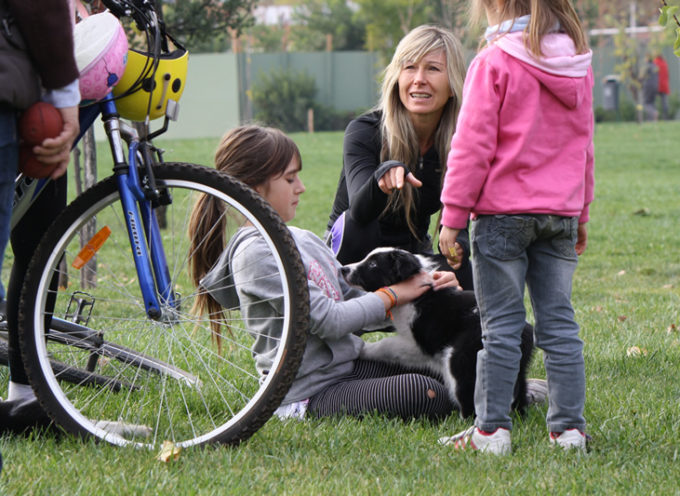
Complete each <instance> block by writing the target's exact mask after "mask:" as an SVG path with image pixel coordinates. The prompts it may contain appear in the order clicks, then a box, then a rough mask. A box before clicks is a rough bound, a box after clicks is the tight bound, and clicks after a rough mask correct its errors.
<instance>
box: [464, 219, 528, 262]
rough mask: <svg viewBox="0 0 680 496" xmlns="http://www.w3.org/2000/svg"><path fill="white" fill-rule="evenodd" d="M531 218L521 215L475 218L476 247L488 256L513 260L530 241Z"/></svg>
mask: <svg viewBox="0 0 680 496" xmlns="http://www.w3.org/2000/svg"><path fill="white" fill-rule="evenodd" d="M532 223H533V220H532V218H531V217H529V216H523V215H490V216H485V217H480V218H478V219H477V226H476V229H475V234H476V236H475V239H476V242H477V247H478V248H479V249H480V250H482V252H483V253H484V254H485V255H487V256H490V257H493V258H496V259H499V260H513V259H515V258H517V257H519V256H520V255H521V254H522V253H523V252H524V251H525V250H526V248H527V246H528V245H529V243H530V242H531V237H532V231H533V229H532Z"/></svg>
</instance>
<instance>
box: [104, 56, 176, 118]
mask: <svg viewBox="0 0 680 496" xmlns="http://www.w3.org/2000/svg"><path fill="white" fill-rule="evenodd" d="M157 61H158V67H157V68H156V71H155V72H154V70H153V63H154V58H153V56H152V55H151V54H150V53H148V52H140V51H138V50H134V49H130V50H128V57H127V64H126V66H125V72H124V73H123V77H122V78H121V79H120V82H119V83H118V84H117V85H116V86H115V87H114V88H113V96H114V97H116V108H117V109H118V113H119V114H120V116H121V117H123V118H125V119H129V120H131V121H143V120H145V119H146V115H147V111H148V114H149V119H157V118H158V117H162V116H163V115H165V108H166V106H167V104H168V100H175V101H176V102H178V101H179V99H180V97H181V96H182V92H184V86H185V84H186V76H187V65H188V61H189V52H187V51H186V50H185V49H184V48H177V49H175V50H174V51H172V52H169V53H162V54H161V55H159V56H158V59H157ZM119 97H120V98H119ZM149 101H150V102H151V103H150V104H149Z"/></svg>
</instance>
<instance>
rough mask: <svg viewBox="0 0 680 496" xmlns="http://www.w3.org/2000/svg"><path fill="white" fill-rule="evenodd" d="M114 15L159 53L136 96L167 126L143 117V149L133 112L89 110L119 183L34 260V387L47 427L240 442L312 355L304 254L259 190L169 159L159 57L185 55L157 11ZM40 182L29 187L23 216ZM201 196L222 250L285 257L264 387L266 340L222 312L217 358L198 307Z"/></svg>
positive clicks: (147, 4) (30, 291)
mask: <svg viewBox="0 0 680 496" xmlns="http://www.w3.org/2000/svg"><path fill="white" fill-rule="evenodd" d="M104 3H105V4H106V6H107V7H108V8H109V9H110V10H111V12H113V13H114V14H116V16H117V17H123V16H129V17H131V18H132V19H133V20H134V21H135V22H136V23H137V26H138V27H141V28H143V29H144V31H145V32H146V34H147V37H148V39H150V40H151V43H150V45H149V52H148V53H147V54H145V57H146V58H148V59H149V63H148V64H146V66H145V69H144V73H143V74H142V75H141V77H139V78H138V80H139V84H138V85H137V86H138V88H137V89H136V90H135V91H138V92H139V93H138V94H137V98H139V95H140V94H141V95H148V96H144V102H145V106H144V108H143V113H144V114H146V116H149V115H150V113H151V112H153V111H154V108H156V107H158V106H157V105H156V102H155V100H153V98H158V94H159V93H161V97H160V99H161V103H162V104H163V105H162V106H163V107H165V105H166V103H167V108H165V109H164V110H165V121H164V125H163V127H162V128H161V129H160V130H158V131H156V132H154V133H149V132H148V119H147V126H146V128H145V131H144V132H143V133H141V134H142V135H141V136H140V133H139V132H138V130H137V128H136V127H135V126H133V125H131V124H129V123H127V122H126V121H125V120H121V118H120V117H119V114H120V108H119V107H121V106H122V102H123V101H124V100H123V99H122V98H120V97H116V96H114V95H112V94H110V95H108V96H107V97H106V98H104V99H103V100H101V101H99V102H97V103H96V104H95V105H92V106H90V107H87V108H86V109H84V112H83V115H82V116H81V123H82V129H83V130H85V129H87V128H88V127H89V126H90V125H91V124H92V123H93V122H94V120H95V119H96V117H97V116H98V115H101V118H102V121H103V124H104V129H105V130H106V135H107V138H108V142H109V144H110V149H111V154H112V159H113V175H112V176H110V177H108V178H106V179H104V180H102V181H100V182H98V183H97V184H96V185H94V186H93V187H91V188H90V189H88V190H87V191H85V192H84V193H82V194H81V195H79V196H78V197H77V198H76V199H75V200H74V201H73V202H72V203H70V204H69V205H68V207H66V209H65V210H64V211H63V212H61V214H60V215H59V217H58V218H57V219H56V221H55V222H54V223H53V225H52V226H51V228H50V229H49V230H48V231H47V232H46V233H45V235H44V236H43V238H42V241H41V242H40V245H39V247H38V249H37V250H36V252H35V254H34V256H33V258H32V261H31V265H30V268H29V271H28V275H27V278H26V280H25V283H24V286H23V290H22V297H21V303H20V312H19V329H20V340H21V349H22V354H23V358H24V363H25V366H26V369H27V373H28V376H29V380H30V382H31V385H32V386H33V388H34V390H35V392H36V394H37V396H38V399H39V400H40V402H41V404H42V405H43V407H44V408H45V410H46V411H47V412H48V413H49V415H50V416H51V417H52V418H53V419H54V420H55V422H56V423H58V424H59V425H60V426H61V427H63V428H64V429H65V430H66V431H68V432H71V433H74V434H78V435H82V436H94V437H95V438H98V439H102V440H104V441H107V442H110V443H113V444H117V445H134V446H140V447H149V448H151V447H157V446H159V445H160V444H161V443H163V442H164V441H172V442H173V443H174V444H175V445H178V446H192V445H201V444H205V443H211V442H220V443H229V444H236V443H240V442H241V441H244V440H245V439H248V438H249V437H250V436H251V435H252V434H253V433H254V432H256V431H257V430H258V429H259V428H260V427H261V426H262V425H263V424H264V423H265V422H266V421H267V420H268V419H269V418H270V417H271V415H272V413H273V411H274V410H275V409H276V408H277V407H278V406H279V404H280V402H281V400H282V399H283V397H284V396H285V394H286V392H287V391H288V388H289V386H290V384H291V382H292V380H293V378H294V376H295V374H296V372H297V368H298V366H299V363H300V360H301V357H302V353H303V351H304V345H305V336H306V331H307V328H308V318H309V296H308V293H307V285H306V277H305V274H304V269H303V266H302V262H301V260H300V255H299V253H298V251H297V249H296V246H295V243H294V241H293V240H292V238H291V236H290V234H289V232H288V229H287V228H286V226H285V224H283V222H282V221H281V219H280V218H279V217H278V215H277V214H276V213H275V212H274V211H273V210H272V209H271V208H270V207H269V206H268V204H267V203H266V202H264V201H263V200H262V199H261V198H260V197H259V196H258V195H257V194H256V193H254V192H253V191H252V190H251V189H250V188H248V187H246V186H245V185H243V184H241V183H239V182H238V181H235V180H234V179H232V178H230V177H229V176H227V175H225V174H223V173H220V172H218V171H216V170H215V169H212V168H208V167H204V166H199V165H193V164H187V163H170V162H164V161H163V159H162V150H160V149H158V148H156V147H155V146H154V145H153V143H152V141H151V140H152V138H155V137H156V136H158V135H159V134H161V133H162V132H164V131H165V130H166V129H167V125H168V121H169V120H171V118H172V116H173V114H174V113H175V112H174V110H175V102H174V101H172V100H169V99H165V100H163V98H164V97H163V95H165V94H166V93H167V86H166V87H165V88H163V87H159V86H162V85H164V84H165V81H168V80H169V79H171V75H170V74H169V73H168V74H163V73H162V72H163V63H162V60H163V58H164V57H165V58H169V59H173V57H174V55H172V54H166V53H164V50H163V48H162V47H163V45H164V43H162V42H163V41H164V40H165V37H166V36H167V35H166V33H164V29H163V26H162V23H161V22H160V21H158V18H157V16H156V13H155V11H154V6H153V2H151V1H149V0H105V2H104ZM139 53H140V52H137V54H139ZM159 61H161V63H159ZM150 82H151V84H149V83H150ZM153 82H157V83H158V84H156V85H155V87H154V84H153ZM171 83H172V82H171V81H170V84H171ZM145 91H146V92H147V93H146V94H145V93H143V92H145ZM130 93H131V92H128V93H127V95H123V96H129V94H130ZM147 100H148V102H149V103H148V104H146V102H147ZM127 102H128V103H127V104H129V101H127ZM138 107H139V105H138V104H135V108H138ZM44 184H45V181H44V180H30V179H27V178H20V179H19V181H18V183H17V195H16V196H17V204H16V207H15V214H16V217H17V218H19V217H21V216H22V215H23V214H24V212H25V210H26V208H25V206H26V205H27V204H29V203H30V202H31V201H32V200H33V199H34V198H35V197H36V196H37V195H38V194H39V193H40V190H41V188H42V187H43V186H44ZM205 195H208V196H210V197H212V198H213V203H214V204H215V205H218V207H217V208H219V209H220V212H221V213H222V219H221V222H219V223H218V224H216V225H215V230H217V231H218V232H219V233H221V235H222V236H223V237H224V238H223V239H224V240H225V241H228V240H229V239H230V237H231V236H232V235H233V233H235V232H236V231H237V230H238V229H239V228H241V227H242V226H244V225H246V224H248V225H252V226H254V227H255V228H256V229H257V230H258V231H259V233H260V235H261V236H262V237H263V238H264V239H265V240H266V242H267V243H268V245H269V246H270V247H271V256H272V257H273V258H274V259H275V260H276V266H277V268H278V271H277V272H275V273H273V274H271V276H270V277H271V278H274V279H275V280H278V281H279V282H280V284H281V287H282V288H284V294H285V296H284V302H283V308H284V312H283V314H282V315H281V316H280V326H281V329H282V334H281V341H280V344H279V347H278V352H277V355H276V357H274V363H273V366H272V368H271V371H270V373H269V374H268V375H267V376H265V377H264V378H263V377H261V376H260V375H259V374H258V373H257V372H256V370H255V366H254V361H253V358H252V353H251V346H252V342H253V336H252V332H254V331H252V330H251V329H249V328H248V325H247V322H245V321H244V320H243V319H241V314H240V311H241V310H242V309H241V308H239V307H238V305H236V306H235V307H234V308H226V309H224V312H225V315H227V316H228V317H229V321H228V325H227V328H228V329H227V331H226V332H222V334H221V346H220V347H219V349H218V347H217V346H216V345H215V338H216V336H215V333H214V330H213V328H212V326H211V322H212V320H213V319H214V316H212V315H205V314H203V315H201V314H197V312H196V311H195V310H193V307H194V305H193V302H194V299H195V298H196V296H197V295H198V294H199V292H200V291H201V288H200V287H199V288H197V287H196V285H195V283H194V282H193V281H192V280H191V278H190V276H189V270H188V269H189V267H190V265H191V263H192V256H193V249H192V246H196V245H195V244H194V245H192V242H193V243H195V240H193V241H192V239H191V233H189V232H188V226H189V224H190V220H191V212H192V209H193V206H194V204H195V202H196V201H197V199H199V198H201V197H203V196H205ZM161 212H162V215H161Z"/></svg>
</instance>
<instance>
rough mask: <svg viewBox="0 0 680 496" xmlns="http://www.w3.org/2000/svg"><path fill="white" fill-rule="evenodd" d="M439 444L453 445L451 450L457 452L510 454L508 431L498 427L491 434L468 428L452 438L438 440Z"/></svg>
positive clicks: (475, 428)
mask: <svg viewBox="0 0 680 496" xmlns="http://www.w3.org/2000/svg"><path fill="white" fill-rule="evenodd" d="M439 443H440V444H443V445H445V446H449V445H453V449H455V450H457V451H464V450H467V449H470V450H474V451H483V452H485V453H493V454H494V455H507V454H509V453H510V431H509V430H508V429H504V428H503V427H499V428H498V429H496V430H495V431H493V432H484V431H482V430H480V429H479V428H477V427H470V428H469V429H467V430H465V431H463V432H459V433H458V434H456V435H454V436H447V437H442V438H439Z"/></svg>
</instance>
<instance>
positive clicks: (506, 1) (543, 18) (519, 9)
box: [470, 0, 589, 57]
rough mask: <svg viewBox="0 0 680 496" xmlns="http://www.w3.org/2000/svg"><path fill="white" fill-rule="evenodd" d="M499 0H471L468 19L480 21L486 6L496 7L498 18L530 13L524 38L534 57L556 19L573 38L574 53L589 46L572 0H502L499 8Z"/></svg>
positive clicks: (561, 29)
mask: <svg viewBox="0 0 680 496" xmlns="http://www.w3.org/2000/svg"><path fill="white" fill-rule="evenodd" d="M498 3H499V2H498V0H473V1H472V4H471V15H470V21H471V23H472V24H477V25H478V24H481V22H482V20H483V19H485V18H486V17H485V8H486V9H490V10H493V11H496V12H497V14H498V19H500V20H501V21H505V20H509V19H515V18H517V17H521V16H525V15H531V20H530V22H529V25H528V26H527V28H526V30H525V39H524V41H525V43H526V45H527V47H528V49H529V51H530V52H531V53H532V54H534V55H535V56H536V57H540V56H541V55H542V52H541V40H542V39H543V36H545V35H546V34H548V33H550V32H551V31H552V30H553V29H554V26H555V24H556V23H558V22H559V25H560V31H562V32H564V33H566V34H567V35H569V37H570V38H571V39H572V40H573V41H574V46H575V47H576V53H586V52H587V51H588V50H589V47H588V38H587V37H586V34H585V31H584V30H583V25H582V24H581V20H580V19H579V17H578V14H577V13H576V10H575V9H574V6H573V5H572V2H571V0H501V3H502V7H501V8H498Z"/></svg>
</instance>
